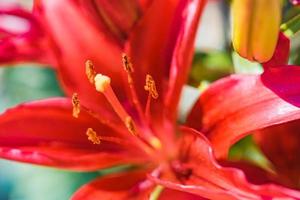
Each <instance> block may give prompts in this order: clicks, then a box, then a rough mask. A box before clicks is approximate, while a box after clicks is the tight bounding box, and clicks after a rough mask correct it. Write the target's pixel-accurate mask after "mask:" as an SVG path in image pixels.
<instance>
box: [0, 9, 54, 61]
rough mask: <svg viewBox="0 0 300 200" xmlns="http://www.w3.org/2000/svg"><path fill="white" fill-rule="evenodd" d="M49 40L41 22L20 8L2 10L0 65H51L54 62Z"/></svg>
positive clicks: (0, 14)
mask: <svg viewBox="0 0 300 200" xmlns="http://www.w3.org/2000/svg"><path fill="white" fill-rule="evenodd" d="M49 48H51V46H50V42H49V38H47V36H46V35H45V33H44V32H43V28H42V26H41V24H40V23H39V21H38V20H37V19H36V18H35V16H33V15H32V14H31V13H30V12H28V11H26V10H23V9H22V8H20V7H16V6H14V7H8V8H1V10H0V64H7V63H16V62H24V61H25V62H36V63H43V64H49V63H51V62H52V61H53V60H52V59H53V58H52V57H51V54H50V52H49V51H48V50H47V49H49Z"/></svg>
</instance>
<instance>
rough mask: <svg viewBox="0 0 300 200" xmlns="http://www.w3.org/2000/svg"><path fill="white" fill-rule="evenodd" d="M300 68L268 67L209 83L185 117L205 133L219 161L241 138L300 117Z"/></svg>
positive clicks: (189, 122)
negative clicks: (252, 73)
mask: <svg viewBox="0 0 300 200" xmlns="http://www.w3.org/2000/svg"><path fill="white" fill-rule="evenodd" d="M299 82H300V68H299V67H297V66H282V67H276V68H269V69H268V70H266V71H265V72H264V73H263V74H262V75H261V76H259V75H233V76H230V77H227V78H224V79H221V80H219V81H217V82H215V83H214V84H212V85H211V86H210V87H209V88H208V89H207V90H206V91H205V92H204V93H203V94H202V95H201V96H200V98H199V100H198V102H197V103H196V104H195V106H194V108H193V109H192V112H191V113H190V115H189V117H188V124H189V125H190V126H191V127H194V128H196V129H197V130H201V131H202V132H203V133H205V134H206V135H207V136H208V138H209V139H210V141H211V142H212V145H213V147H214V151H215V153H216V156H217V157H218V158H220V157H226V155H227V153H228V149H229V147H230V146H231V145H232V144H233V143H235V142H236V141H238V140H239V139H241V138H242V137H244V136H246V135H248V134H250V133H253V132H254V131H256V130H259V129H263V128H266V127H269V126H272V125H275V124H282V123H285V122H289V121H293V120H296V119H299V118H300V109H299V102H300V93H299V91H300V88H299V87H300V85H299Z"/></svg>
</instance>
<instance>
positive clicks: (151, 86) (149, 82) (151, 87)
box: [144, 74, 158, 99]
mask: <svg viewBox="0 0 300 200" xmlns="http://www.w3.org/2000/svg"><path fill="white" fill-rule="evenodd" d="M144 89H145V90H146V91H148V92H149V93H150V94H151V96H152V98H153V99H157V98H158V92H157V90H156V85H155V81H154V80H153V78H152V76H151V75H149V74H147V76H146V84H145V86H144Z"/></svg>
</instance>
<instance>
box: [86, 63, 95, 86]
mask: <svg viewBox="0 0 300 200" xmlns="http://www.w3.org/2000/svg"><path fill="white" fill-rule="evenodd" d="M85 73H86V76H87V77H88V79H89V81H90V83H92V84H94V82H95V76H96V71H95V66H94V64H93V63H92V61H90V60H87V61H86V62H85Z"/></svg>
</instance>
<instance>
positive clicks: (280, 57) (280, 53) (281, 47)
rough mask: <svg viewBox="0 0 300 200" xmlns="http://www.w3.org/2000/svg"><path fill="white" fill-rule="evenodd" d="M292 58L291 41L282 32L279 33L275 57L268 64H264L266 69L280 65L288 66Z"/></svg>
mask: <svg viewBox="0 0 300 200" xmlns="http://www.w3.org/2000/svg"><path fill="white" fill-rule="evenodd" d="M289 56H290V39H289V38H288V37H286V36H285V35H284V34H283V33H282V32H280V33H279V37H278V42H277V46H276V49H275V52H274V54H273V57H272V58H271V60H269V61H268V62H266V63H263V66H264V67H274V66H280V65H286V64H287V63H288V60H289Z"/></svg>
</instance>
